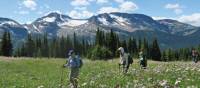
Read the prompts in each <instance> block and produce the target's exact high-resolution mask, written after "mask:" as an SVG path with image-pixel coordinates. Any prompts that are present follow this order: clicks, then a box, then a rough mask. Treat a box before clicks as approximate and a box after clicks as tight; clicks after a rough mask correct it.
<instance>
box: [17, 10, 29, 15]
mask: <svg viewBox="0 0 200 88" xmlns="http://www.w3.org/2000/svg"><path fill="white" fill-rule="evenodd" d="M19 14H22V15H26V14H29V11H19Z"/></svg>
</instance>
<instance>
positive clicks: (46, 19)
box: [43, 17, 56, 22]
mask: <svg viewBox="0 0 200 88" xmlns="http://www.w3.org/2000/svg"><path fill="white" fill-rule="evenodd" d="M55 20H56V18H55V17H46V18H44V19H43V21H45V22H54V21H55Z"/></svg>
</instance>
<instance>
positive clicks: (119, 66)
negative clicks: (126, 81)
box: [118, 63, 121, 75]
mask: <svg viewBox="0 0 200 88" xmlns="http://www.w3.org/2000/svg"><path fill="white" fill-rule="evenodd" d="M118 65H119V75H120V70H121V69H120V63H119V64H118Z"/></svg>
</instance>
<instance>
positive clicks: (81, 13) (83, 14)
mask: <svg viewBox="0 0 200 88" xmlns="http://www.w3.org/2000/svg"><path fill="white" fill-rule="evenodd" d="M68 14H69V16H70V17H72V18H75V19H81V18H89V17H91V16H93V15H94V13H92V12H89V11H87V10H84V11H77V10H72V11H70V12H69V13H68Z"/></svg>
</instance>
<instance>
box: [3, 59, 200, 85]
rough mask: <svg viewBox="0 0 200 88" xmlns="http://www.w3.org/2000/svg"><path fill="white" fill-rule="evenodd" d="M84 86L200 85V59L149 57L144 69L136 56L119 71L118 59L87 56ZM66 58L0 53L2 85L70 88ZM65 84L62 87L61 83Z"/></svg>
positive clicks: (82, 77) (82, 70)
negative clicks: (166, 59)
mask: <svg viewBox="0 0 200 88" xmlns="http://www.w3.org/2000/svg"><path fill="white" fill-rule="evenodd" d="M83 61H84V65H83V67H82V68H81V71H80V77H79V87H80V88H115V87H119V88H163V87H168V88H174V87H176V88H178V87H180V88H199V87H200V63H197V64H194V63H192V62H156V61H148V68H147V69H140V67H139V63H138V60H134V63H133V64H132V65H131V67H130V69H129V72H128V73H127V74H122V73H120V72H119V68H118V64H117V63H118V59H114V60H109V61H90V60H87V59H84V60H83ZM65 62H66V60H65V59H61V58H59V59H55V58H41V59H39V58H38V59H35V58H6V57H0V88H69V85H70V84H69V81H68V74H69V69H68V68H62V65H63V64H64V63H65ZM61 86H62V87H61Z"/></svg>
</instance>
